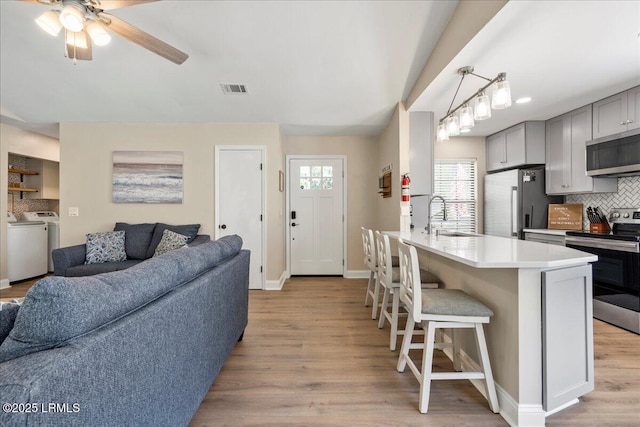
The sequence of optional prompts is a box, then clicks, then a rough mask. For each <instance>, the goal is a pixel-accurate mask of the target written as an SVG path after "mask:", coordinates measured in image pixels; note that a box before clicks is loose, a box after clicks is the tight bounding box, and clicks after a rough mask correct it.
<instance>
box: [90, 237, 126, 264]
mask: <svg viewBox="0 0 640 427" xmlns="http://www.w3.org/2000/svg"><path fill="white" fill-rule="evenodd" d="M124 237H125V232H124V231H109V232H106V233H90V234H87V254H86V256H85V261H84V263H85V264H100V263H103V262H111V261H125V260H126V259H127V253H126V252H125V250H124Z"/></svg>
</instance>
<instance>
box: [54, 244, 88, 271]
mask: <svg viewBox="0 0 640 427" xmlns="http://www.w3.org/2000/svg"><path fill="white" fill-rule="evenodd" d="M86 256H87V245H85V244H82V245H76V246H68V247H66V248H60V249H54V250H53V251H51V258H52V259H53V274H54V275H55V276H66V275H67V269H69V268H70V267H75V266H76V265H82V264H84V261H85V258H86Z"/></svg>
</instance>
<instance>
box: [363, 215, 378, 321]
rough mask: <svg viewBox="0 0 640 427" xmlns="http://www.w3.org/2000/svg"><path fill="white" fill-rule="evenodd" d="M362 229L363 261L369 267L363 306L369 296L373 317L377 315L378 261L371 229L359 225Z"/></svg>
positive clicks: (365, 304)
mask: <svg viewBox="0 0 640 427" xmlns="http://www.w3.org/2000/svg"><path fill="white" fill-rule="evenodd" d="M360 229H361V231H362V246H363V249H364V263H365V265H366V266H367V267H369V270H370V273H369V283H368V284H367V293H366V294H365V296H364V306H365V307H367V306H368V305H369V298H371V301H372V302H373V308H372V309H371V318H372V319H375V318H376V317H377V315H378V299H379V292H378V280H377V277H378V261H377V260H376V250H375V244H374V242H373V230H370V229H367V228H364V227H360Z"/></svg>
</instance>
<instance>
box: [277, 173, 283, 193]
mask: <svg viewBox="0 0 640 427" xmlns="http://www.w3.org/2000/svg"><path fill="white" fill-rule="evenodd" d="M278 190H280V192H283V191H284V172H282V171H278Z"/></svg>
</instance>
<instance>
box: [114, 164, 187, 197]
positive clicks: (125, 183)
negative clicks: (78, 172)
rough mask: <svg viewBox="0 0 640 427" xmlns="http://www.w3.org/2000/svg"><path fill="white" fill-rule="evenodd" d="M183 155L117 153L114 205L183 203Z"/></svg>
mask: <svg viewBox="0 0 640 427" xmlns="http://www.w3.org/2000/svg"><path fill="white" fill-rule="evenodd" d="M183 161H184V153H183V152H182V151H114V152H113V202H114V203H182V164H183Z"/></svg>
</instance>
